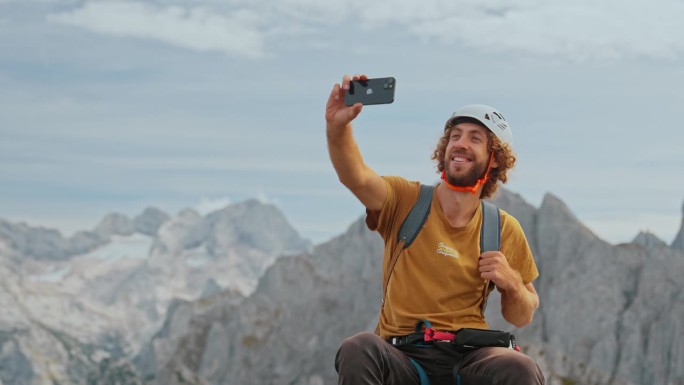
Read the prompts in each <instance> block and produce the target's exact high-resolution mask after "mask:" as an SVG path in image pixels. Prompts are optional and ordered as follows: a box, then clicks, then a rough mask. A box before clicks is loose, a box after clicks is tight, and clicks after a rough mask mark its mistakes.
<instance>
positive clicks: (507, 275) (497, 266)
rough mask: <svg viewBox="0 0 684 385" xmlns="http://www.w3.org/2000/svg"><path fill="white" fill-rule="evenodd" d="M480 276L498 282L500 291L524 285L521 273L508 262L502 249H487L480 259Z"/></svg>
mask: <svg viewBox="0 0 684 385" xmlns="http://www.w3.org/2000/svg"><path fill="white" fill-rule="evenodd" d="M479 266H480V276H481V277H482V278H484V279H488V280H490V281H491V282H494V283H495V284H496V287H497V289H498V290H499V291H506V290H510V289H513V290H517V289H519V288H520V287H521V286H523V283H522V278H520V273H518V272H517V271H515V270H513V268H512V267H511V266H510V265H509V264H508V260H507V259H506V256H505V255H503V254H502V253H501V252H500V251H486V252H484V253H482V255H481V256H480V260H479Z"/></svg>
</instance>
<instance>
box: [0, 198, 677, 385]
mask: <svg viewBox="0 0 684 385" xmlns="http://www.w3.org/2000/svg"><path fill="white" fill-rule="evenodd" d="M495 203H497V204H498V205H499V206H500V207H501V208H502V209H504V210H506V211H508V212H509V213H511V214H513V215H514V216H516V218H518V220H519V221H520V223H521V224H522V226H523V228H524V229H525V233H526V235H527V237H528V239H529V241H530V245H531V247H532V249H533V252H534V254H535V257H536V259H537V264H538V267H539V269H540V273H541V276H540V278H539V279H538V280H537V281H536V282H535V286H536V287H537V290H538V292H539V294H540V298H541V307H540V309H539V310H538V312H537V314H536V316H535V320H534V322H533V323H532V325H530V326H528V327H526V328H523V329H520V330H516V329H514V328H513V327H512V326H510V325H508V324H506V323H505V322H504V321H503V319H502V317H501V316H500V314H499V312H500V308H499V306H498V300H497V297H496V296H495V297H494V298H492V300H491V303H492V305H491V306H489V308H488V312H487V317H488V319H489V321H490V324H491V326H492V327H494V328H500V329H507V330H512V331H514V332H515V334H516V336H517V337H518V339H519V340H520V341H521V343H522V346H523V350H524V351H525V352H526V353H528V354H530V355H532V356H533V357H535V358H536V359H537V360H538V361H539V362H540V365H541V366H542V369H543V370H544V372H545V373H546V376H547V383H548V384H563V385H570V384H643V385H647V384H658V385H660V384H665V385H682V384H684V348H682V346H684V332H683V330H684V327H683V326H682V325H683V324H682V321H681V320H682V319H684V294H682V293H683V290H682V288H683V286H684V284H683V283H682V282H681V277H682V276H684V218H683V222H682V227H681V228H680V230H679V233H678V235H677V237H676V238H675V240H674V242H673V243H672V244H671V245H667V244H666V243H665V242H664V241H662V240H660V239H658V238H657V237H656V236H655V235H653V234H649V233H640V234H638V235H637V236H636V237H635V239H634V241H633V242H631V243H630V244H621V245H610V244H608V243H606V242H604V241H602V240H601V239H599V238H598V237H597V236H596V235H594V234H593V233H592V232H591V231H589V230H588V229H587V228H586V227H585V226H584V225H582V224H581V223H580V222H579V221H578V220H577V218H576V217H575V216H574V215H573V214H572V213H571V212H570V210H569V209H568V208H567V207H566V206H565V204H563V202H562V201H561V200H559V199H558V198H556V197H554V196H552V195H547V196H546V197H545V198H544V200H543V202H542V205H541V206H540V207H539V208H535V207H533V206H531V205H529V204H528V203H526V202H525V201H524V200H523V199H522V198H521V197H520V196H518V195H516V194H513V193H510V192H507V191H501V193H500V194H499V195H498V197H497V199H495ZM360 214H361V213H360ZM381 259H382V241H381V239H380V237H379V236H378V235H377V234H376V233H372V232H370V231H368V230H367V229H366V227H365V224H364V223H363V220H362V219H359V221H357V222H355V223H354V224H352V225H351V227H350V228H349V229H348V230H347V231H346V232H345V233H343V234H341V235H340V236H338V237H336V238H334V239H332V240H330V241H328V242H325V243H323V244H320V245H316V246H313V245H311V244H310V243H309V242H308V241H306V240H304V239H302V238H301V237H300V236H299V235H298V234H297V232H296V231H295V230H294V229H293V228H292V227H291V226H290V225H289V224H288V223H287V221H286V219H285V218H284V216H283V215H282V213H281V212H280V211H279V210H278V209H277V208H276V207H275V206H272V205H266V204H262V203H259V202H257V201H255V200H250V201H246V202H242V203H239V204H235V205H231V206H228V207H226V208H225V209H223V210H219V211H216V212H213V213H211V214H209V215H206V216H201V215H199V214H198V213H197V212H195V211H193V210H185V211H182V212H181V213H179V214H178V215H176V216H174V217H171V216H169V215H167V214H165V213H163V212H162V211H160V210H158V209H155V208H149V209H146V210H145V211H144V212H143V213H141V214H140V215H139V216H137V217H135V218H133V219H130V218H128V217H126V216H124V215H121V214H110V215H108V216H107V217H105V218H104V219H103V220H102V222H101V223H100V224H98V226H97V227H96V228H95V229H94V230H93V231H87V232H81V233H77V234H75V235H74V236H73V237H70V238H64V237H62V236H61V235H60V233H59V232H58V231H56V230H50V229H43V228H34V227H29V226H26V225H23V224H15V223H10V222H7V221H4V220H1V219H0V306H1V307H2V309H3V310H2V312H0V384H4V385H9V384H17V385H24V384H26V385H38V384H40V385H42V384H88V385H94V384H103V385H104V384H164V385H167V384H226V385H227V384H231V385H232V384H236V385H237V384H240V385H243V384H246V385H249V384H255V385H256V384H259V385H263V384H292V385H325V384H331V385H332V384H335V383H336V376H335V372H334V369H333V360H334V355H335V353H336V351H337V347H338V346H339V344H340V342H341V340H342V339H343V338H345V337H346V336H349V335H352V334H354V333H356V332H359V331H362V330H372V329H373V327H374V325H375V322H376V317H377V309H378V304H379V300H380V274H381V272H380V267H381Z"/></svg>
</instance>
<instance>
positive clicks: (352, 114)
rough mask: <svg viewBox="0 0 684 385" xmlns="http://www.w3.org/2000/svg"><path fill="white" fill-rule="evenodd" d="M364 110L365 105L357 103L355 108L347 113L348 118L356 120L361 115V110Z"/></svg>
mask: <svg viewBox="0 0 684 385" xmlns="http://www.w3.org/2000/svg"><path fill="white" fill-rule="evenodd" d="M362 109H363V104H361V103H356V104H354V106H353V107H352V108H351V109H349V110H348V111H347V118H349V120H354V119H356V117H357V116H359V114H360V113H361V110H362Z"/></svg>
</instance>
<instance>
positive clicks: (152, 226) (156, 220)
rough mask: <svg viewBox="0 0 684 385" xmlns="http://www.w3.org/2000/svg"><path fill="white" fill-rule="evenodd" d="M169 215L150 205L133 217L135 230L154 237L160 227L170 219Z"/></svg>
mask: <svg viewBox="0 0 684 385" xmlns="http://www.w3.org/2000/svg"><path fill="white" fill-rule="evenodd" d="M169 218H170V217H169V215H168V214H167V213H165V212H163V211H161V210H159V209H158V208H156V207H148V208H146V209H145V210H144V211H143V212H142V213H140V214H138V216H136V217H135V219H133V227H134V229H135V231H137V232H139V233H141V234H145V235H149V236H151V237H154V236H156V235H157V231H159V227H161V225H162V224H163V223H164V222H166V221H168V220H169Z"/></svg>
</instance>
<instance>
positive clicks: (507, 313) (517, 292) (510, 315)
mask: <svg viewBox="0 0 684 385" xmlns="http://www.w3.org/2000/svg"><path fill="white" fill-rule="evenodd" d="M538 307H539V296H538V295H537V293H536V291H535V290H534V287H532V285H531V284H528V285H524V284H523V283H522V280H521V281H520V282H519V284H517V285H514V286H513V287H511V288H509V289H507V290H503V291H501V313H502V314H503V317H504V319H506V321H508V322H510V323H511V324H513V325H515V326H516V327H523V326H525V325H527V324H529V323H530V322H532V317H533V316H534V312H535V311H536V310H537V308H538Z"/></svg>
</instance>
